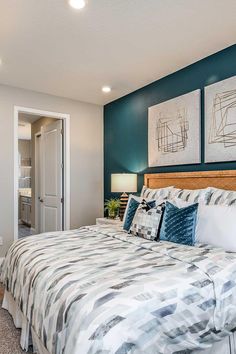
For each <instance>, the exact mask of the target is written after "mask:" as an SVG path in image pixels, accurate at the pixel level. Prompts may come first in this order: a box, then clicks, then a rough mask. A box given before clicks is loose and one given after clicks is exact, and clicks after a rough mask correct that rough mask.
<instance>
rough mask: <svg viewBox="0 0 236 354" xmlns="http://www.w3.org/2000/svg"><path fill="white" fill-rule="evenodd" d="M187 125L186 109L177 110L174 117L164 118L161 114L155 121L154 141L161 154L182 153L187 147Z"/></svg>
mask: <svg viewBox="0 0 236 354" xmlns="http://www.w3.org/2000/svg"><path fill="white" fill-rule="evenodd" d="M188 130H189V123H188V120H187V110H186V108H183V109H179V110H178V111H177V112H176V115H172V116H165V115H164V114H163V113H162V112H161V113H160V116H159V117H158V119H157V127H156V140H157V146H158V150H159V151H161V152H162V153H165V154H167V153H174V152H178V151H182V150H184V149H185V148H186V146H187V140H188Z"/></svg>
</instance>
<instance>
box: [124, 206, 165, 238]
mask: <svg viewBox="0 0 236 354" xmlns="http://www.w3.org/2000/svg"><path fill="white" fill-rule="evenodd" d="M145 203H146V204H147V207H145ZM145 203H143V204H141V205H140V206H139V207H138V209H137V211H136V213H135V216H134V219H133V222H132V225H131V228H130V233H131V234H132V235H134V236H139V237H143V238H145V239H146V240H152V241H153V240H155V239H156V238H157V235H158V231H159V228H160V225H161V220H162V215H163V211H164V203H163V204H161V205H158V206H155V207H154V208H149V207H148V202H145Z"/></svg>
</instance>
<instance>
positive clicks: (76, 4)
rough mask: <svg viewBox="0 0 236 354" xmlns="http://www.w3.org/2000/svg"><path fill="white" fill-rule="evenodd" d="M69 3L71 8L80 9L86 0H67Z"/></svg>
mask: <svg viewBox="0 0 236 354" xmlns="http://www.w3.org/2000/svg"><path fill="white" fill-rule="evenodd" d="M69 4H70V6H71V7H73V9H76V10H81V9H83V8H84V7H85V5H86V1H85V0H69Z"/></svg>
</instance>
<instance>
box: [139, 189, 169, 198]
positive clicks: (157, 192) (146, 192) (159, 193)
mask: <svg viewBox="0 0 236 354" xmlns="http://www.w3.org/2000/svg"><path fill="white" fill-rule="evenodd" d="M173 188H174V187H173V186H170V187H165V188H158V189H152V188H148V187H146V186H143V188H142V191H141V195H140V196H141V197H143V198H145V199H146V198H147V199H155V200H157V199H160V198H161V199H167V198H169V196H170V192H171V190H172V189H173Z"/></svg>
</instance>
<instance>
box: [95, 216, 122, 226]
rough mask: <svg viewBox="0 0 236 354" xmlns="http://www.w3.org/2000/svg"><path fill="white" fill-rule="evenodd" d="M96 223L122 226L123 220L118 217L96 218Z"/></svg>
mask: <svg viewBox="0 0 236 354" xmlns="http://www.w3.org/2000/svg"><path fill="white" fill-rule="evenodd" d="M96 225H111V226H112V225H113V226H122V225H123V222H122V221H120V219H108V218H97V219H96Z"/></svg>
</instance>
